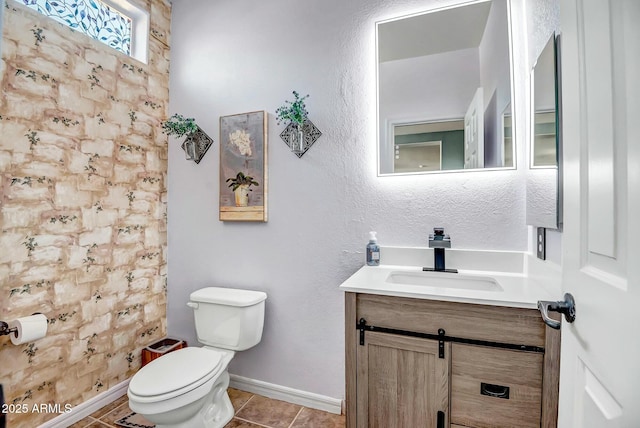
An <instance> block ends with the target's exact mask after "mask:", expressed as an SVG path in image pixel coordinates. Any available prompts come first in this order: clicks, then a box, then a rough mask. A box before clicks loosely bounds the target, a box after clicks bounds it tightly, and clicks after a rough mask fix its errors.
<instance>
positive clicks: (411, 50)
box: [378, 1, 491, 62]
mask: <svg viewBox="0 0 640 428" xmlns="http://www.w3.org/2000/svg"><path fill="white" fill-rule="evenodd" d="M490 9H491V2H490V1H485V2H481V3H474V4H470V5H465V6H460V7H454V8H451V9H446V10H439V11H436V12H429V13H424V14H421V15H412V16H409V17H406V18H401V19H396V20H393V21H387V22H383V23H379V24H378V60H379V61H380V62H385V61H393V60H398V59H405V58H413V57H418V56H424V55H433V54H438V53H443V52H450V51H456V50H460V49H469V48H477V47H478V46H479V45H480V41H481V40H482V35H483V34H484V28H485V26H486V25H487V17H488V16H489V10H490Z"/></svg>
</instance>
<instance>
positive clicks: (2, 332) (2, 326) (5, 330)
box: [0, 312, 42, 337]
mask: <svg viewBox="0 0 640 428" xmlns="http://www.w3.org/2000/svg"><path fill="white" fill-rule="evenodd" d="M40 314H42V312H34V313H32V314H31V315H40ZM11 333H13V334H15V335H16V337H18V328H17V327H13V328H9V324H8V323H6V322H5V321H1V320H0V336H6V335H8V334H11Z"/></svg>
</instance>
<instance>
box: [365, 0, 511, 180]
mask: <svg viewBox="0 0 640 428" xmlns="http://www.w3.org/2000/svg"><path fill="white" fill-rule="evenodd" d="M488 1H493V0H472V1H465V2H461V3H458V4H453V5H449V6H442V7H434V8H429V9H426V10H422V11H419V12H413V13H408V14H403V15H397V16H394V17H390V18H386V19H381V20H378V21H376V22H375V76H376V121H375V123H376V172H377V176H378V177H393V176H402V175H425V174H448V173H459V172H478V171H481V172H483V171H505V170H515V169H517V168H518V161H517V160H518V139H517V135H516V129H515V128H516V126H515V124H516V96H515V92H516V91H515V85H514V80H515V79H514V78H515V70H514V68H515V67H514V62H513V61H514V59H513V25H512V7H511V0H505V2H506V5H507V38H508V45H509V58H508V60H509V78H510V85H509V92H510V95H511V101H510V103H509V105H510V106H511V124H512V125H511V140H512V141H511V152H512V153H511V156H512V159H513V165H511V166H502V167H492V168H473V169H464V168H463V169H449V170H439V171H422V172H420V171H418V172H397V173H396V172H382V157H381V155H382V154H381V138H382V135H381V125H382V124H381V119H380V70H379V68H380V62H379V61H380V60H379V47H378V46H379V36H380V35H379V33H380V32H379V26H380V25H381V24H386V23H389V22H394V21H398V20H401V19H407V18H412V17H416V16H420V15H425V14H430V13H437V12H442V11H445V10H450V9H455V8H459V7H464V6H469V5H473V4H477V3H484V2H488ZM503 117H504V115H503ZM447 120H459V118H454V119H452V118H449V119H447V118H443V119H442V120H441V121H447ZM385 122H386V124H385V130H384V133H383V134H384V137H385V138H387V137H388V136H389V135H390V133H391V132H392V130H393V125H402V124H416V123H433V122H435V121H429V120H425V119H424V118H422V119H420V118H415V117H408V118H406V119H398V120H393V121H391V120H386V121H385Z"/></svg>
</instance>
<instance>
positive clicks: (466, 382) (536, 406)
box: [451, 343, 544, 428]
mask: <svg viewBox="0 0 640 428" xmlns="http://www.w3.org/2000/svg"><path fill="white" fill-rule="evenodd" d="M543 358H544V355H543V354H538V353H530V352H520V351H511V350H505V349H498V348H487V347H481V346H473V345H462V344H457V343H456V344H453V345H452V350H451V359H452V362H451V423H452V424H459V425H464V426H469V427H477V428H485V427H486V428H493V427H500V428H503V427H513V428H524V427H540V412H541V401H542V364H543ZM503 387H504V388H503ZM506 388H508V391H507V390H506ZM483 391H484V394H483ZM500 395H502V396H503V397H504V398H500V397H499V396H500ZM507 395H508V398H507V397H506V396H507Z"/></svg>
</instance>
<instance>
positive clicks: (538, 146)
mask: <svg viewBox="0 0 640 428" xmlns="http://www.w3.org/2000/svg"><path fill="white" fill-rule="evenodd" d="M559 47H560V42H559V36H556V35H555V34H552V35H551V37H550V38H549V40H548V41H547V43H546V44H545V45H544V48H543V49H542V51H541V52H540V54H539V56H538V58H537V59H536V62H535V64H534V66H533V69H532V71H531V97H532V109H531V111H532V113H531V116H530V118H531V147H530V150H529V170H528V172H527V210H526V218H527V224H529V225H532V226H536V227H545V228H548V229H561V228H562V200H563V194H562V161H561V156H559V154H560V153H561V150H559V147H560V144H561V139H560V138H559V137H560V135H559V132H558V130H559V129H560V128H559V126H558V124H559V123H560V121H559V118H560V115H559V114H558V113H559V111H558V106H559V105H561V104H560V100H559V97H560V90H559V88H558V82H559V73H560V66H559V62H558V61H557V58H558V53H557V50H558V49H559Z"/></svg>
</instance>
